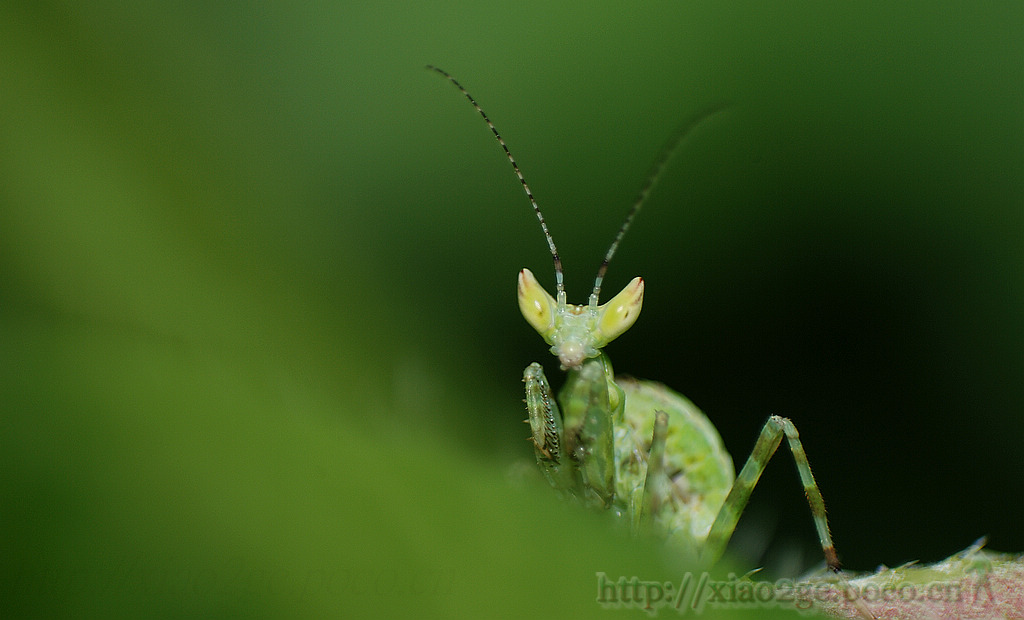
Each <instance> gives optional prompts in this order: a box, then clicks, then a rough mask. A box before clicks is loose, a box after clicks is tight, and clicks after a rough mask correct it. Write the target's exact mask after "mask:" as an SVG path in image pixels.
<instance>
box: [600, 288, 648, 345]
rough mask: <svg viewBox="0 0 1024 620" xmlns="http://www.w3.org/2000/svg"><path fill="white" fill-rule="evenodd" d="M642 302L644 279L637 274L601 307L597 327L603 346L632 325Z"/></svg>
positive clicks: (638, 313)
mask: <svg viewBox="0 0 1024 620" xmlns="http://www.w3.org/2000/svg"><path fill="white" fill-rule="evenodd" d="M643 303H644V281H643V278H640V277H639V276H638V277H636V278H633V279H632V280H631V281H630V283H629V284H627V285H626V288H624V289H622V292H621V293H619V294H618V295H616V296H615V297H612V298H611V299H610V300H608V302H607V303H605V304H603V305H602V306H601V307H600V308H601V318H600V319H599V320H598V323H597V328H598V331H600V334H601V338H600V340H601V342H602V343H603V344H601V345H600V346H604V345H605V344H608V343H609V342H611V341H612V340H615V339H616V338H618V337H619V336H620V335H621V334H622V333H623V332H624V331H626V330H627V329H629V328H630V327H632V326H633V323H635V322H636V319H637V317H638V316H640V308H641V306H643Z"/></svg>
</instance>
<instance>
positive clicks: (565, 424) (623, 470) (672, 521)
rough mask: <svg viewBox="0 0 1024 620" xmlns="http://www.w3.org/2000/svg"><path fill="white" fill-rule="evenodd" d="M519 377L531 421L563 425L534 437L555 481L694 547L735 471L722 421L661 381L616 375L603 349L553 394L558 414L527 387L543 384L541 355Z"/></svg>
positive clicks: (637, 526) (543, 464)
mask: <svg viewBox="0 0 1024 620" xmlns="http://www.w3.org/2000/svg"><path fill="white" fill-rule="evenodd" d="M524 381H526V384H527V395H528V398H527V402H528V404H530V403H532V406H531V407H529V409H530V412H531V422H534V423H535V424H534V427H535V428H543V427H545V426H546V427H547V428H551V429H554V428H556V427H557V428H558V429H559V430H562V432H561V433H558V434H557V437H553V436H552V435H555V433H553V432H552V433H549V438H548V439H545V438H544V437H543V436H540V437H539V438H538V436H535V437H534V443H535V445H536V446H537V447H538V450H537V458H538V463H540V465H541V467H542V468H543V469H544V471H545V473H546V474H547V477H548V480H549V481H550V482H551V483H552V485H553V486H555V487H556V488H559V489H561V490H563V491H567V492H568V493H570V494H571V495H574V496H576V497H578V498H580V499H582V500H583V501H584V502H585V503H587V504H589V505H593V506H595V507H602V508H610V509H612V510H613V511H614V512H615V513H616V514H618V515H620V516H622V517H623V518H625V519H627V520H628V522H629V523H630V525H631V527H632V529H633V530H634V531H640V530H641V529H644V528H647V529H649V530H651V531H652V532H654V533H655V534H656V535H660V536H663V537H665V538H667V539H669V540H671V541H672V542H674V543H676V544H677V545H679V546H681V547H683V548H685V549H687V550H690V551H691V552H692V554H693V555H694V556H696V555H699V552H700V550H701V548H702V547H703V543H704V541H705V539H706V538H707V536H708V532H709V531H710V529H711V525H712V523H713V522H714V520H715V517H716V516H717V515H718V513H719V512H720V510H721V508H722V505H723V503H724V502H725V498H726V496H727V495H728V493H729V490H730V488H732V484H733V481H734V479H735V473H734V469H733V463H732V458H731V457H730V456H729V454H728V452H726V450H725V447H724V446H723V444H722V439H721V437H719V435H718V431H716V430H715V427H714V426H713V425H712V424H711V422H710V421H709V420H708V419H707V417H706V416H705V415H704V413H703V412H701V410H700V409H698V408H697V406H696V405H694V404H693V403H692V402H690V401H689V400H687V399H686V398H685V397H683V396H681V395H680V394H678V393H676V392H674V391H672V390H670V389H669V388H667V387H665V386H664V385H662V384H660V383H656V382H653V381H640V380H637V379H633V378H631V377H619V378H615V377H614V375H613V372H612V367H611V362H610V361H609V360H608V357H607V356H606V355H604V354H602V355H600V356H599V357H597V358H594V359H590V360H587V361H586V362H584V363H583V364H582V365H581V366H580V367H579V368H576V369H570V370H569V372H568V375H567V378H566V384H565V387H564V388H563V389H562V391H561V392H560V394H559V398H558V402H559V405H560V412H561V417H559V415H558V414H559V408H558V407H556V406H555V405H554V404H553V403H550V402H548V403H546V406H543V407H539V406H538V403H540V402H543V401H541V400H539V399H538V397H537V396H533V397H531V396H530V394H531V391H533V390H537V392H536V393H537V394H540V393H542V392H543V393H547V390H548V389H549V388H548V387H547V382H546V380H544V378H543V371H542V370H541V369H540V365H539V364H533V365H531V366H530V367H529V368H527V371H526V373H525V375H524ZM539 411H543V412H544V415H543V416H541V417H542V418H543V421H544V422H545V424H543V425H542V424H540V423H539V422H540V421H541V417H538V416H537V415H535V412H539ZM657 411H661V412H664V413H665V414H666V416H667V425H666V428H665V430H664V432H663V436H662V437H661V440H662V441H663V442H664V446H663V450H662V453H663V457H662V458H661V459H660V461H658V462H656V463H655V464H654V467H651V454H652V443H653V442H654V441H655V437H656V433H655V419H656V415H655V412H657ZM563 429H564V430H563ZM645 511H646V512H645ZM645 514H649V518H648V519H645V518H644V515H645Z"/></svg>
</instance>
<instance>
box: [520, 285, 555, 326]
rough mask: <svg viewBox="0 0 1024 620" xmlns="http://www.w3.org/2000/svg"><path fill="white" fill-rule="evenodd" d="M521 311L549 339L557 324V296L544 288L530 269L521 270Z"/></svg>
mask: <svg viewBox="0 0 1024 620" xmlns="http://www.w3.org/2000/svg"><path fill="white" fill-rule="evenodd" d="M519 311H520V312H522V313H523V318H525V319H526V322H527V323H529V324H530V325H531V326H532V327H533V328H534V329H535V330H537V333H538V334H540V335H541V336H543V337H544V340H545V341H547V340H548V337H549V335H550V334H551V332H552V330H553V329H554V326H555V298H554V297H552V296H551V295H550V294H548V292H547V291H545V290H544V287H542V286H541V285H540V282H537V278H535V277H534V276H533V273H532V272H531V271H530V270H529V269H523V270H522V271H520V272H519Z"/></svg>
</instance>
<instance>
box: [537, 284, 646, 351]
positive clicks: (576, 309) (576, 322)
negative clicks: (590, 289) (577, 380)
mask: <svg viewBox="0 0 1024 620" xmlns="http://www.w3.org/2000/svg"><path fill="white" fill-rule="evenodd" d="M643 300H644V281H643V279H642V278H640V277H636V278H633V280H632V281H630V283H629V284H627V285H626V288H624V289H622V292H620V293H619V294H618V295H616V296H615V297H612V298H611V300H609V301H608V302H607V303H605V304H602V305H600V306H599V305H597V299H596V297H594V296H592V297H591V300H590V303H589V304H587V305H585V306H577V305H574V304H569V303H566V302H565V294H564V293H561V294H559V299H558V300H557V301H556V300H555V298H554V297H552V296H551V295H550V294H548V292H547V291H545V290H544V288H543V287H542V286H541V285H540V283H539V282H537V278H535V277H534V275H533V273H531V272H530V270H529V269H523V270H522V271H520V272H519V310H520V311H521V312H522V313H523V317H525V318H526V322H527V323H529V324H530V325H532V326H533V328H534V329H535V330H537V333H538V334H540V335H541V337H542V338H544V342H546V343H548V344H550V345H551V353H553V354H554V355H555V356H556V357H557V358H558V360H559V361H560V362H561V364H562V369H563V370H567V369H571V368H578V367H579V366H580V364H582V363H583V361H584V360H586V359H589V358H592V357H597V356H598V355H600V354H601V349H602V348H603V347H604V346H605V345H606V344H608V343H609V342H611V341H612V340H615V339H616V338H618V337H619V335H620V334H622V333H623V332H625V331H626V330H627V329H629V328H630V326H632V325H633V323H634V322H636V319H637V317H638V316H640V307H641V306H642V305H643Z"/></svg>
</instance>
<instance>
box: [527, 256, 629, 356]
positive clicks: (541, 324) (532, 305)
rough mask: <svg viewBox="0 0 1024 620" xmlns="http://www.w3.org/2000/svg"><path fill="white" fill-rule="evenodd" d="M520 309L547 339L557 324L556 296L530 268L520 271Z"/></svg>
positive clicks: (528, 321)
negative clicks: (539, 280)
mask: <svg viewBox="0 0 1024 620" xmlns="http://www.w3.org/2000/svg"><path fill="white" fill-rule="evenodd" d="M519 311H520V312H522V313H523V317H524V318H525V319H526V322H527V323H529V324H530V325H531V326H533V328H534V329H535V330H537V333H538V334H540V335H541V336H543V337H544V339H545V340H547V337H548V334H550V333H551V330H552V329H553V328H554V325H555V298H554V297H552V296H551V295H549V294H548V292H547V291H545V290H544V287H542V286H541V285H540V282H537V278H535V277H533V273H531V272H530V270H529V269H523V270H522V271H520V272H519ZM620 333H621V332H620Z"/></svg>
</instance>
